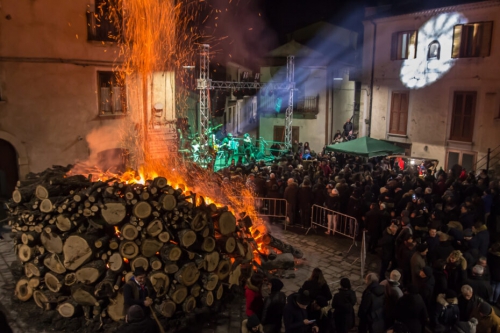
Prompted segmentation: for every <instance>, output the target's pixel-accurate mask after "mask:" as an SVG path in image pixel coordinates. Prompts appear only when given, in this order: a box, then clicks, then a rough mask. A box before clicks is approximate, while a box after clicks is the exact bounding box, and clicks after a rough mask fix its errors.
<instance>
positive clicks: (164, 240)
mask: <svg viewBox="0 0 500 333" xmlns="http://www.w3.org/2000/svg"><path fill="white" fill-rule="evenodd" d="M158 240H159V241H160V242H162V243H168V241H169V240H170V233H169V232H168V231H163V232H160V234H159V235H158Z"/></svg>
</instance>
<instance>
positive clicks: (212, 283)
mask: <svg viewBox="0 0 500 333" xmlns="http://www.w3.org/2000/svg"><path fill="white" fill-rule="evenodd" d="M201 282H202V285H203V289H205V290H210V291H212V290H214V289H215V287H217V284H218V283H219V276H218V275H217V274H215V273H205V274H203V276H202V278H201Z"/></svg>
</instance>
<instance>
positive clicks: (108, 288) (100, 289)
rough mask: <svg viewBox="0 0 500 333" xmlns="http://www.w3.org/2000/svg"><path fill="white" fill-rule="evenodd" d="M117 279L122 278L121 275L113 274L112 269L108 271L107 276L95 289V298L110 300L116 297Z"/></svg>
mask: <svg viewBox="0 0 500 333" xmlns="http://www.w3.org/2000/svg"><path fill="white" fill-rule="evenodd" d="M117 277H119V278H120V279H121V278H122V275H121V274H117V273H116V272H113V271H112V270H111V269H108V270H107V271H106V276H105V277H104V279H103V280H102V281H101V282H99V283H98V284H97V285H96V287H95V289H94V296H96V297H97V298H110V297H113V296H114V295H115V288H114V285H115V282H116V279H117Z"/></svg>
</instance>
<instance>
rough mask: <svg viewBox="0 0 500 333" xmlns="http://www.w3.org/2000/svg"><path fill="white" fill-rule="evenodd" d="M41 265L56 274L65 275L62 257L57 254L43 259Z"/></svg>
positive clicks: (50, 254) (51, 254)
mask: <svg viewBox="0 0 500 333" xmlns="http://www.w3.org/2000/svg"><path fill="white" fill-rule="evenodd" d="M43 264H44V265H45V267H47V268H48V269H50V270H51V271H52V272H54V273H56V274H64V273H66V267H64V264H63V260H62V256H60V255H59V254H57V253H49V254H48V255H47V256H46V257H45V258H44V259H43Z"/></svg>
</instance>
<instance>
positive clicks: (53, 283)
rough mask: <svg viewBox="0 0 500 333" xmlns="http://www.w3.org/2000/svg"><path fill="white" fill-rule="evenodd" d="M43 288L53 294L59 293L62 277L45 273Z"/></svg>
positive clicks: (62, 284) (62, 281)
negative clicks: (45, 287)
mask: <svg viewBox="0 0 500 333" xmlns="http://www.w3.org/2000/svg"><path fill="white" fill-rule="evenodd" d="M45 286H47V289H49V290H50V291H52V292H54V293H57V292H59V290H61V287H62V286H64V275H62V274H54V273H53V272H47V273H46V274H45Z"/></svg>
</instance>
